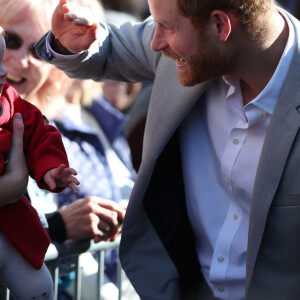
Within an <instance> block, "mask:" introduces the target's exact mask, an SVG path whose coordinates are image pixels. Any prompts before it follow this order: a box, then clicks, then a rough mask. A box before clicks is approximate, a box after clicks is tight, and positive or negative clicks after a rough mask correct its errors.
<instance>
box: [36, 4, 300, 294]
mask: <svg viewBox="0 0 300 300" xmlns="http://www.w3.org/2000/svg"><path fill="white" fill-rule="evenodd" d="M148 3H149V7H150V11H151V14H152V17H150V18H149V19H147V20H145V21H144V22H142V23H138V24H130V23H127V24H124V25H123V26H121V27H118V26H114V25H113V24H111V25H110V26H108V25H106V24H100V25H99V24H96V23H95V22H94V21H93V18H92V16H88V15H87V14H85V12H84V11H83V10H82V9H81V8H78V7H74V6H71V4H70V3H68V1H67V0H60V3H59V5H58V6H57V9H56V11H55V12H54V14H53V17H52V30H51V31H49V33H48V34H46V35H45V36H44V37H43V38H42V39H41V40H40V41H39V42H38V44H37V49H36V50H37V53H38V55H39V56H40V57H42V58H43V59H44V60H46V61H48V62H50V63H52V64H55V65H56V66H57V67H59V68H60V69H62V70H64V71H65V72H66V73H67V74H68V75H69V76H72V77H80V78H92V79H95V80H105V79H107V78H108V79H114V80H120V81H129V82H131V81H148V80H149V81H154V86H153V91H152V97H151V100H150V106H149V111H148V117H147V123H146V129H145V136H144V145H143V159H142V163H141V166H140V169H139V174H138V177H137V180H136V183H135V187H134V189H133V192H132V195H131V199H130V203H129V206H128V209H127V212H126V217H125V222H124V227H123V234H122V241H121V248H120V256H121V262H122V266H123V268H124V269H125V271H126V273H127V275H128V277H129V278H130V280H131V281H132V283H133V285H134V287H135V288H136V290H137V292H138V293H139V295H140V297H141V298H142V299H143V300H150V299H151V300H154V299H157V300H178V299H183V300H187V299H204V300H210V299H224V300H225V299H227V300H237V299H251V300H252V299H253V300H262V299H263V300H265V299H272V300H274V299H278V300H279V299H280V300H281V299H298V298H299V297H300V251H299V249H300V235H299V228H300V218H299V214H300V185H299V180H300V174H299V173H300V172H299V168H298V166H299V163H300V150H299V149H300V135H299V126H300V109H299V107H300V86H299V82H300V78H299V71H298V70H299V67H300V52H299V51H300V50H299V49H300V47H299V46H300V44H299V38H300V31H299V30H300V23H299V21H297V20H296V19H295V18H294V17H293V16H291V15H290V14H289V13H288V12H286V11H284V10H283V9H281V8H279V7H277V6H276V5H275V3H274V1H273V0H236V1H232V0H148Z"/></svg>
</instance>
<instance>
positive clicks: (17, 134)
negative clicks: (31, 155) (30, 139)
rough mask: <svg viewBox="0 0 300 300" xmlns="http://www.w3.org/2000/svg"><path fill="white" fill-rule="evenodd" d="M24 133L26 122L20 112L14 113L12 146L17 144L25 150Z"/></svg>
mask: <svg viewBox="0 0 300 300" xmlns="http://www.w3.org/2000/svg"><path fill="white" fill-rule="evenodd" d="M23 135H24V123H23V118H22V115H21V114H20V113H16V114H15V115H14V120H13V137H12V146H13V148H14V146H16V147H17V148H18V149H19V150H20V149H22V152H23Z"/></svg>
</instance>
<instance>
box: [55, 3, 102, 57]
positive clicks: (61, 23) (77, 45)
mask: <svg viewBox="0 0 300 300" xmlns="http://www.w3.org/2000/svg"><path fill="white" fill-rule="evenodd" d="M51 26H52V33H53V34H54V36H55V37H56V38H57V39H58V40H59V43H60V44H61V45H62V46H63V47H65V48H66V49H68V50H69V51H70V52H73V53H77V52H80V51H83V50H86V49H88V48H89V47H90V45H91V44H92V43H93V42H94V41H95V40H96V39H97V33H98V23H97V21H96V19H95V17H93V15H92V13H91V11H90V10H89V9H88V8H87V7H81V6H76V5H75V4H74V3H70V2H69V1H68V0H60V1H59V4H58V5H57V7H56V9H55V11H54V13H53V15H52V21H51Z"/></svg>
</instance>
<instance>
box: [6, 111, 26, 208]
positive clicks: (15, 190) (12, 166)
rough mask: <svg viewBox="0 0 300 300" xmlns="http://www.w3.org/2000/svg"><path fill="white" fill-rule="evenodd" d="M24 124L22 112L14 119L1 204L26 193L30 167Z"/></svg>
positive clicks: (13, 200) (17, 198) (10, 201)
mask: <svg viewBox="0 0 300 300" xmlns="http://www.w3.org/2000/svg"><path fill="white" fill-rule="evenodd" d="M23 134H24V124H23V119H22V116H21V114H19V113H16V114H15V116H14V120H13V137H12V142H11V148H10V153H9V157H8V162H7V164H6V166H5V172H4V174H2V176H0V191H1V197H0V205H5V204H9V203H14V202H16V201H18V200H19V199H20V198H21V197H22V195H23V194H24V193H25V190H26V187H27V184H28V169H27V164H26V161H25V156H24V152H23Z"/></svg>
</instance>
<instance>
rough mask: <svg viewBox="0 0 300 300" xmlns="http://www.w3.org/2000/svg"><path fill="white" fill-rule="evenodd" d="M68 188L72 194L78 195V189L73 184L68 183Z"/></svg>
mask: <svg viewBox="0 0 300 300" xmlns="http://www.w3.org/2000/svg"><path fill="white" fill-rule="evenodd" d="M68 187H69V188H70V189H71V190H72V191H73V193H74V194H78V189H77V187H76V185H75V184H74V183H70V184H69V185H68Z"/></svg>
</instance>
